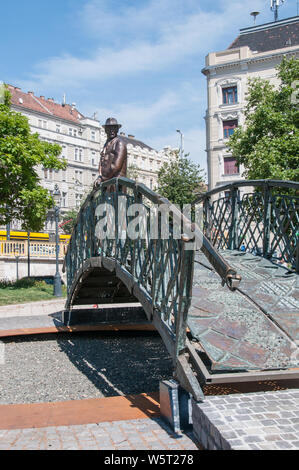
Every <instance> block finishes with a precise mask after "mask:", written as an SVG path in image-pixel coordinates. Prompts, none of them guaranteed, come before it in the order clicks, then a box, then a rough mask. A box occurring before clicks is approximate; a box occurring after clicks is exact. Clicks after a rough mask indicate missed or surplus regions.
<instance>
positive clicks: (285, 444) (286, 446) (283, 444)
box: [275, 441, 294, 450]
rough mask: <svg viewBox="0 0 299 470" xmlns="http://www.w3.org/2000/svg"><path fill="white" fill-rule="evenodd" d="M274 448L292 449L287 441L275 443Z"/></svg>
mask: <svg viewBox="0 0 299 470" xmlns="http://www.w3.org/2000/svg"><path fill="white" fill-rule="evenodd" d="M275 446H276V448H277V449H283V450H285V449H294V447H293V445H292V444H291V443H289V442H287V441H277V442H275Z"/></svg>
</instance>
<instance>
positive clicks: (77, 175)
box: [75, 170, 83, 184]
mask: <svg viewBox="0 0 299 470" xmlns="http://www.w3.org/2000/svg"><path fill="white" fill-rule="evenodd" d="M82 176H83V171H81V170H75V183H79V184H82Z"/></svg>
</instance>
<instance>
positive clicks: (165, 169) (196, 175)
mask: <svg viewBox="0 0 299 470" xmlns="http://www.w3.org/2000/svg"><path fill="white" fill-rule="evenodd" d="M203 171H204V170H203V169H201V168H200V165H198V164H196V163H194V162H192V161H191V160H190V159H189V157H188V155H184V156H183V157H180V156H179V153H178V152H176V156H175V158H174V159H173V160H171V161H170V162H167V163H164V164H163V165H162V167H161V168H160V170H159V172H158V189H157V192H158V193H159V194H161V196H164V197H166V198H167V199H169V201H170V202H172V203H174V204H178V205H179V206H182V205H183V204H191V203H193V202H194V201H195V199H196V194H197V193H198V192H200V191H201V190H202V187H203V185H204V175H203Z"/></svg>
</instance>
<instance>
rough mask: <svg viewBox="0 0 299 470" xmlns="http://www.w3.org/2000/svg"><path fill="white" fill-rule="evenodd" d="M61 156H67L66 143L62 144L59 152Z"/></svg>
mask: <svg viewBox="0 0 299 470" xmlns="http://www.w3.org/2000/svg"><path fill="white" fill-rule="evenodd" d="M61 157H62V158H67V147H66V145H63V146H62V153H61Z"/></svg>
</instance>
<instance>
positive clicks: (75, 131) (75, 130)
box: [73, 129, 77, 137]
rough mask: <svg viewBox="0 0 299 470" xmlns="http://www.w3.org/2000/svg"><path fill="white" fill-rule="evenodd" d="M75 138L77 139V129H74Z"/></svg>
mask: <svg viewBox="0 0 299 470" xmlns="http://www.w3.org/2000/svg"><path fill="white" fill-rule="evenodd" d="M73 136H74V137H77V129H73Z"/></svg>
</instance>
